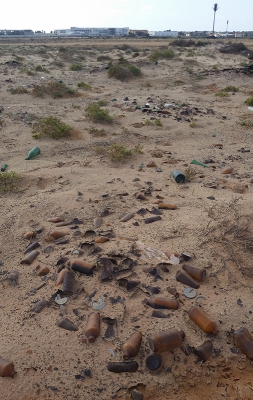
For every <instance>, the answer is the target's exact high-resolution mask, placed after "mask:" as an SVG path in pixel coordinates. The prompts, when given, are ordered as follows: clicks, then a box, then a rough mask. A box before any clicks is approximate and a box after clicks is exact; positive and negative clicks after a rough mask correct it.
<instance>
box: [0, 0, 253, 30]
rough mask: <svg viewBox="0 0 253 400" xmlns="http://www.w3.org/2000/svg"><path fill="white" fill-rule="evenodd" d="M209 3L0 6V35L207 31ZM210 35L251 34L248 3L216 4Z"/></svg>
mask: <svg viewBox="0 0 253 400" xmlns="http://www.w3.org/2000/svg"><path fill="white" fill-rule="evenodd" d="M214 3H215V1H211V0H157V1H155V0H90V1H89V0H69V1H66V0H61V1H60V0H58V1H57V0H50V1H47V0H44V1H38V0H22V1H21V0H11V1H10V0H2V1H1V9H0V29H32V30H45V31H46V32H50V31H51V30H54V29H59V28H70V27H71V26H76V27H129V28H131V29H148V30H166V29H171V30H172V31H173V30H175V31H180V30H185V31H194V30H198V31H200V30H212V23H213V10H212V7H213V5H214ZM218 6H219V9H218V11H217V13H216V25H215V30H217V31H218V30H221V31H224V30H226V23H227V20H229V25H228V29H229V30H231V31H233V30H235V31H237V30H238V31H240V30H244V31H247V30H248V31H249V30H253V0H240V1H238V0H220V1H218Z"/></svg>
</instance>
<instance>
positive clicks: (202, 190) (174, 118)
mask: <svg viewBox="0 0 253 400" xmlns="http://www.w3.org/2000/svg"><path fill="white" fill-rule="evenodd" d="M245 44H247V45H249V46H251V47H252V44H251V42H250V41H249V42H248V43H247V42H246V41H245ZM122 45H123V47H122ZM127 45H128V46H130V48H125V47H124V41H123V40H119V41H109V40H101V41H99V40H93V41H91V40H87V41H83V40H79V41H71V42H67V41H65V42H63V41H45V42H39V41H38V42H31V41H22V42H17V41H16V42H15V41H12V42H6V41H5V42H2V43H1V44H0V78H1V82H0V93H1V96H0V98H1V102H0V109H1V114H0V122H1V127H0V135H1V136H0V137H1V146H0V161H1V163H4V162H6V163H7V164H8V169H7V171H15V172H17V173H19V174H20V176H21V177H22V180H21V182H20V184H19V191H18V192H11V193H6V194H2V195H1V203H0V210H1V231H0V243H1V246H0V260H1V266H0V274H1V275H0V280H1V282H0V299H1V301H0V308H1V314H0V315H1V318H0V332H1V351H0V357H2V358H3V359H5V360H8V361H10V362H13V363H14V366H15V370H16V371H17V374H16V375H15V377H14V378H13V379H12V378H0V386H1V399H5V400H7V399H8V400H23V399H26V400H30V399H31V400H34V399H38V400H42V399H52V400H53V399H111V398H114V399H130V398H133V397H131V396H133V395H131V392H132V390H133V389H136V390H137V392H139V395H138V396H139V397H135V398H142V397H141V394H142V395H143V399H146V400H148V399H154V398H156V399H157V400H160V399H167V398H169V399H175V400H176V399H188V400H195V399H202V400H207V399H214V398H215V399H220V398H224V397H225V398H227V397H228V398H230V399H238V400H239V399H240V400H241V399H242V400H247V399H252V398H253V386H252V365H251V361H250V360H249V359H247V358H246V356H245V355H243V354H242V352H241V351H240V350H239V349H238V348H237V347H236V346H235V343H234V339H233V334H232V332H233V330H236V329H238V328H240V327H247V328H248V329H249V331H250V332H251V333H252V332H253V322H252V287H253V273H252V249H253V246H252V183H253V172H252V167H253V163H252V150H253V149H252V122H253V112H252V111H249V110H248V107H247V105H246V104H245V103H244V101H245V100H246V99H247V98H248V97H250V96H252V90H253V80H252V75H251V76H250V75H245V74H243V73H238V72H236V71H235V69H236V68H238V67H240V68H242V66H243V65H244V64H245V63H247V62H248V60H247V58H246V57H245V56H244V55H242V54H239V55H238V54H237V55H224V54H222V53H220V52H219V48H220V47H222V46H223V45H224V43H220V42H211V43H210V44H209V45H208V46H205V47H199V48H196V47H194V48H190V49H183V48H175V49H174V50H175V53H176V54H177V56H176V57H175V58H174V59H172V60H160V61H159V62H158V64H157V65H155V64H154V63H153V62H151V61H150V60H149V59H148V56H149V55H150V54H151V52H152V51H154V49H159V48H160V47H161V46H167V45H168V43H167V42H166V41H148V40H143V41H141V40H138V41H137V40H136V41H135V40H133V41H128V42H127ZM62 47H64V48H66V49H67V52H64V51H61V50H60V51H59V49H61V48H62ZM137 50H138V51H139V53H140V55H139V56H138V57H136V58H133V57H132V54H133V53H134V52H135V51H137ZM101 55H103V56H110V57H111V58H112V59H113V60H117V59H118V57H119V56H124V57H125V58H127V59H128V60H129V61H131V62H132V63H133V64H135V65H137V66H139V67H140V68H141V71H142V76H141V77H138V78H136V79H133V80H129V81H127V82H121V81H118V80H116V79H113V78H108V76H107V70H106V69H105V68H106V66H107V65H108V61H106V60H104V61H97V57H99V56H101ZM68 57H69V58H68ZM71 57H72V58H71ZM13 60H16V61H17V62H19V65H18V66H15V65H13V63H11V64H8V62H10V61H13ZM76 61H78V62H81V63H82V65H83V69H82V70H81V71H71V70H70V65H71V64H72V63H73V62H76ZM57 62H58V65H59V62H62V63H63V65H61V67H59V66H58V67H57V65H56V63H57ZM6 63H7V64H6ZM38 65H41V66H42V67H43V68H45V69H46V70H47V71H48V72H45V71H44V72H43V71H38V72H35V70H34V69H35V67H36V66H38ZM225 68H231V69H232V70H231V71H227V72H226V71H225V72H224V71H222V70H223V69H225ZM233 68H234V70H233ZM27 71H31V73H32V74H30V73H29V72H28V73H29V75H28V74H27ZM52 80H62V81H63V82H64V83H65V84H66V85H67V86H68V87H70V88H71V89H77V83H78V82H81V81H83V82H85V83H87V84H89V85H90V86H91V90H87V91H84V90H82V89H78V92H79V95H78V96H77V97H73V98H72V97H68V98H57V99H53V98H52V97H51V96H49V95H45V96H44V97H42V98H40V97H34V96H32V95H31V91H32V89H33V87H34V86H35V85H42V84H43V85H46V84H47V83H48V82H50V81H52ZM230 85H233V86H236V87H237V88H238V89H239V91H238V92H236V93H235V94H234V95H233V94H232V93H231V92H229V95H228V96H226V97H219V96H215V93H216V92H218V91H219V90H222V89H223V88H225V87H227V86H230ZM17 87H25V88H27V89H28V91H29V93H26V94H12V93H11V89H15V88H17ZM250 91H251V94H250ZM126 97H128V101H126V100H124V99H125V98H126ZM112 99H116V100H115V101H112ZM98 100H105V101H106V102H107V105H106V106H105V107H103V108H106V109H108V110H109V112H110V114H111V115H112V116H113V119H114V123H113V124H112V125H108V124H95V123H93V122H91V121H89V120H88V119H87V117H86V116H85V108H86V107H87V105H88V104H89V103H91V102H95V101H98ZM147 102H148V103H149V104H150V106H151V108H153V107H156V106H157V107H161V106H164V104H165V103H170V104H173V105H174V107H172V108H168V109H166V110H169V111H170V114H167V113H166V114H159V115H158V113H155V112H154V113H145V112H142V110H141V109H136V105H140V106H141V107H144V106H145V104H146V103H147ZM49 115H51V116H54V117H57V118H59V119H61V120H62V121H64V122H65V123H67V124H69V125H71V126H73V127H74V129H75V132H74V134H73V135H72V136H71V137H70V138H69V139H61V140H58V141H56V140H53V139H51V138H47V137H46V138H45V137H44V138H41V139H38V140H36V139H34V138H33V137H32V134H33V133H32V129H33V121H31V119H32V118H31V116H36V117H46V116H49ZM157 119H159V120H160V121H161V123H162V124H161V126H157V125H156V123H155V121H156V120H157ZM245 122H247V123H246V124H242V123H245ZM247 125H248V126H247ZM91 127H93V128H95V129H98V130H99V129H104V131H105V132H104V135H103V136H98V134H96V132H95V133H94V132H93V133H90V132H91V130H90V128H91ZM112 144H118V145H124V146H126V147H127V148H128V149H134V148H136V146H137V148H141V149H142V152H143V153H142V154H139V153H138V152H135V153H134V154H133V156H132V157H131V158H129V159H126V160H124V161H121V162H113V161H111V160H110V158H109V157H108V154H107V151H108V150H109V149H110V146H111V145H112ZM138 145H139V146H138ZM217 145H218V146H217ZM34 146H39V147H40V149H41V154H40V155H39V156H38V157H37V158H34V159H31V160H25V157H26V156H27V154H28V151H29V150H30V149H31V148H33V147H34ZM245 150H249V151H245ZM193 159H196V160H198V161H201V162H204V163H206V165H207V166H208V168H204V167H202V166H198V165H191V164H190V162H191V160H193ZM150 161H154V162H155V164H156V167H151V168H150V167H147V164H148V163H149V162H150ZM190 165H191V167H192V169H193V171H194V174H195V176H194V178H193V179H192V180H191V181H188V182H185V183H184V184H180V185H179V184H177V183H176V182H175V181H174V180H173V178H172V176H171V174H172V172H173V170H175V169H178V170H180V171H182V172H183V173H185V172H186V171H187V169H189V167H190ZM229 167H230V168H231V169H232V173H229V174H222V172H223V170H224V169H226V168H229ZM136 192H142V193H143V194H145V196H146V198H147V200H144V201H143V200H139V199H137V198H136V197H135V196H134V194H135V193H136ZM157 196H162V197H164V202H165V203H170V204H173V205H176V206H177V209H176V210H162V214H161V219H160V220H158V221H156V222H153V223H151V224H146V223H145V222H144V221H145V219H146V218H148V217H150V216H152V215H153V214H152V213H151V211H152V209H153V207H155V208H156V209H157V207H158V204H157ZM140 209H144V211H143V213H146V214H145V215H142V214H141V213H138V211H139V210H140ZM129 212H131V213H133V214H134V217H133V218H132V219H130V220H129V221H128V222H121V221H120V220H121V218H122V217H123V216H124V215H125V214H127V213H129ZM55 216H58V217H62V219H65V220H66V221H73V220H74V218H78V219H79V221H77V222H76V223H75V222H74V223H72V224H71V225H68V226H63V227H60V228H56V227H55V225H54V224H53V223H50V222H47V220H48V219H49V218H51V217H55ZM99 216H103V217H102V218H103V222H102V225H101V227H99V228H97V229H96V228H94V219H95V218H96V217H99ZM56 229H58V230H60V231H61V232H65V233H66V236H65V238H67V239H68V243H65V244H57V243H55V242H54V241H48V237H49V236H50V232H52V231H53V230H56ZM90 230H93V231H94V232H93V233H92V232H88V231H90ZM28 231H31V232H33V231H36V232H38V233H37V236H36V239H33V240H31V241H28V240H26V239H24V234H25V233H26V232H28ZM103 235H108V236H109V241H107V242H105V243H98V245H99V247H100V252H98V253H96V251H94V240H95V239H97V238H99V237H101V236H103ZM124 238H131V239H133V240H138V241H140V242H142V243H143V244H144V245H145V246H147V247H152V248H153V249H156V250H160V251H162V252H174V253H179V254H181V253H187V254H189V255H190V256H191V259H190V260H189V261H187V262H181V263H180V264H179V265H168V272H164V271H163V270H161V269H160V266H159V265H158V264H159V259H157V258H151V259H150V260H148V259H144V257H143V252H142V251H140V250H139V251H138V250H136V249H134V246H135V242H134V241H133V240H125V239H124ZM34 240H37V241H38V242H39V244H40V247H39V249H38V250H39V255H38V257H37V258H36V259H35V260H34V261H33V263H32V264H31V265H26V264H21V260H23V258H24V252H25V250H26V247H27V246H28V244H30V243H32V242H33V241H34ZM87 242H89V243H90V244H89V245H88V244H87ZM49 247H51V249H49ZM50 250H51V251H50ZM74 250H79V252H80V254H79V255H75V254H73V251H74ZM80 250H81V251H80ZM48 251H50V252H48ZM62 257H66V258H67V261H66V263H67V262H68V261H70V262H71V261H73V260H74V259H77V258H79V259H80V260H85V261H88V262H91V263H95V264H96V267H95V269H94V272H93V275H90V276H86V275H84V274H79V273H75V280H76V288H75V291H74V293H73V294H68V295H67V296H66V297H67V299H68V300H67V303H66V304H64V305H63V306H59V305H57V304H56V303H55V302H54V300H52V296H53V295H54V294H55V293H56V291H57V288H56V286H55V279H56V277H57V272H58V265H57V263H58V261H59V260H60V259H61V258H62ZM101 257H110V258H111V259H112V260H113V261H114V262H115V263H117V265H116V264H113V265H114V266H115V268H116V269H119V270H120V269H124V271H123V272H117V273H116V272H115V273H114V274H113V279H112V280H111V281H108V282H101V272H102V267H101V264H99V262H98V260H99V258H101ZM129 259H130V260H129ZM168 261H169V259H168ZM97 263H98V264H97ZM58 264H59V263H58ZM183 264H189V265H194V266H197V267H201V268H206V272H207V277H206V279H205V281H204V282H201V283H200V288H199V289H197V290H196V292H197V295H196V297H195V298H193V299H189V298H187V297H185V296H184V294H183V291H184V288H185V286H184V285H183V284H182V283H180V282H178V281H177V280H176V279H175V275H176V272H177V270H182V265H183ZM38 265H41V266H48V267H49V269H50V272H49V274H48V275H47V276H46V277H39V276H37V275H36V267H37V266H38ZM145 267H146V270H145ZM151 267H156V268H157V271H155V273H154V271H153V270H151V271H150V272H151V273H149V272H146V271H149V270H150V268H151ZM13 270H18V272H19V279H18V283H17V285H14V284H13V283H12V282H11V281H10V280H8V279H6V277H7V275H8V273H10V272H11V271H13ZM120 278H126V279H128V280H134V281H139V284H138V286H137V287H136V288H135V289H131V290H127V289H126V288H125V287H124V286H122V285H121V283H120V282H122V281H119V279H120ZM42 283H44V284H45V285H44V286H42V287H41V288H39V289H38V290H36V288H38V287H40V286H41V284H42ZM154 287H155V288H156V290H157V291H159V294H157V296H159V297H166V298H172V295H171V294H170V293H169V290H170V288H176V289H177V291H178V293H179V295H180V297H179V298H180V306H179V308H178V310H160V311H161V312H162V313H163V314H164V315H165V316H166V318H157V317H155V316H153V315H152V314H153V312H154V309H152V308H151V307H149V306H148V305H147V304H146V299H148V298H150V297H153V296H154V295H153V294H152V290H153V289H152V288H154ZM34 288H35V289H34ZM59 289H61V287H59ZM81 289H82V290H81ZM62 297H64V295H62ZM98 299H103V300H104V302H105V307H104V308H103V309H102V310H101V311H100V317H101V333H100V336H99V337H98V338H97V339H96V341H95V342H94V343H89V342H88V341H87V338H86V336H85V327H86V322H87V318H88V316H89V315H90V313H91V312H93V311H94V310H93V308H92V305H94V303H92V302H93V301H97V300H98ZM40 300H47V301H49V300H50V304H49V307H45V308H43V309H42V310H41V312H39V313H36V312H33V311H32V307H33V306H34V304H35V303H36V302H38V301H40ZM196 304H197V305H199V306H201V307H202V308H203V309H204V310H205V311H206V312H207V313H208V314H209V315H210V316H211V317H212V318H213V319H214V320H215V321H217V324H218V326H219V334H218V335H217V336H210V335H208V334H206V333H204V332H202V331H201V330H200V329H199V328H198V327H197V326H196V325H195V324H194V323H193V322H191V321H190V319H189V317H188V314H187V313H188V310H189V309H190V307H191V306H192V305H196ZM158 311H159V310H158ZM62 317H67V318H69V319H70V320H71V321H72V322H73V323H74V324H75V325H76V326H77V327H78V330H77V331H76V332H72V331H68V330H65V329H62V328H60V327H59V326H58V325H57V324H58V322H59V321H60V320H61V319H62ZM108 318H109V319H110V320H108ZM111 320H113V322H114V325H113V329H114V334H113V335H112V336H113V337H109V338H108V337H107V336H108V334H107V333H106V332H107V328H108V321H111ZM172 328H176V329H179V330H183V331H184V332H185V340H184V341H183V343H182V345H181V346H179V347H177V348H175V349H173V350H170V351H165V352H163V353H162V354H163V358H164V366H163V368H162V370H160V371H159V372H157V373H151V372H149V370H148V369H147V368H146V365H145V358H146V356H147V355H148V354H149V353H150V352H151V350H150V348H149V345H148V337H149V336H150V335H152V334H154V333H158V332H159V331H163V330H168V329H172ZM136 330H140V331H141V332H142V335H143V339H142V345H141V348H140V351H139V352H138V354H137V356H136V357H135V358H134V359H135V360H136V361H137V362H138V364H139V369H138V371H137V372H135V373H132V374H131V373H122V374H114V373H111V372H109V371H108V370H107V364H108V362H115V361H122V360H123V358H122V345H123V344H124V342H125V341H126V340H127V339H128V338H129V336H130V335H131V334H132V333H133V332H135V331H136ZM207 339H211V340H212V342H213V346H214V350H213V352H212V355H211V357H210V359H209V361H207V362H206V363H202V362H200V360H199V359H198V358H197V357H196V355H195V354H194V353H193V349H194V348H195V347H197V346H199V345H200V344H202V343H203V342H204V341H205V340H207ZM108 350H109V351H108Z"/></svg>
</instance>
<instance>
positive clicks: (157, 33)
mask: <svg viewBox="0 0 253 400" xmlns="http://www.w3.org/2000/svg"><path fill="white" fill-rule="evenodd" d="M148 33H149V35H150V36H155V37H177V36H178V32H177V31H148Z"/></svg>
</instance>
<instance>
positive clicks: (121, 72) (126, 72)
mask: <svg viewBox="0 0 253 400" xmlns="http://www.w3.org/2000/svg"><path fill="white" fill-rule="evenodd" d="M139 75H141V70H140V68H138V67H136V66H135V65H133V64H130V63H129V62H128V61H127V60H126V59H125V58H124V57H120V58H119V60H118V63H117V64H114V65H112V66H111V67H110V68H109V69H108V76H109V78H112V77H113V78H116V79H119V80H121V81H124V80H126V79H129V78H132V77H134V76H139Z"/></svg>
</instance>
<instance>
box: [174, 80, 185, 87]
mask: <svg viewBox="0 0 253 400" xmlns="http://www.w3.org/2000/svg"><path fill="white" fill-rule="evenodd" d="M184 84H185V81H181V80H180V79H177V80H176V81H174V85H176V86H181V85H184Z"/></svg>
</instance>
